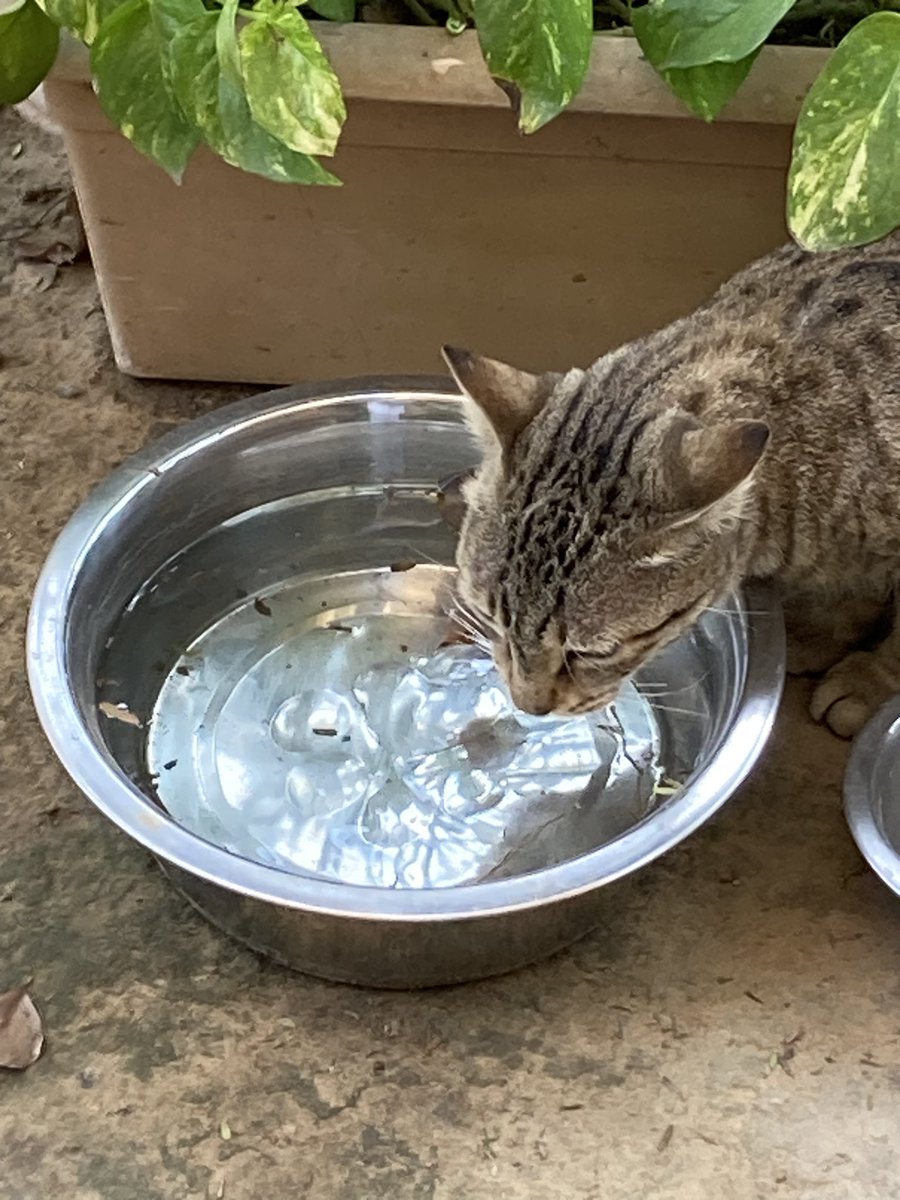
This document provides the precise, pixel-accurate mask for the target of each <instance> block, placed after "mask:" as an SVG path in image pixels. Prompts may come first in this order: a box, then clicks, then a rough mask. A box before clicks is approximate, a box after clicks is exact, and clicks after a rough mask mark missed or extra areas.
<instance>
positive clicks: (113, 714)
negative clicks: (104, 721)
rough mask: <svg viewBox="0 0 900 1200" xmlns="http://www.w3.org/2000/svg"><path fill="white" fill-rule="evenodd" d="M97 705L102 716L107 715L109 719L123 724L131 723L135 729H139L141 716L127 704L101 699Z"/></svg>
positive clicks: (141, 723) (141, 724)
mask: <svg viewBox="0 0 900 1200" xmlns="http://www.w3.org/2000/svg"><path fill="white" fill-rule="evenodd" d="M97 707H98V708H99V709H100V711H101V712H102V713H103V715H104V717H109V719H110V720H111V721H121V722H122V724H123V725H133V726H134V727H135V729H141V728H142V726H143V722H142V721H141V718H140V717H139V716H138V715H137V713H133V712H132V711H131V709H130V708H129V707H128V705H127V704H122V703H119V704H113V702H112V701H111V700H101V701H100V703H99V705H98V706H97Z"/></svg>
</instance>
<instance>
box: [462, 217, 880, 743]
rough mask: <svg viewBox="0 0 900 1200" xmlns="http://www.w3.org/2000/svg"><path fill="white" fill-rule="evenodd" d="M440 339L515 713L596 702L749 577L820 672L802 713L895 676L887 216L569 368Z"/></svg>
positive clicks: (495, 635)
mask: <svg viewBox="0 0 900 1200" xmlns="http://www.w3.org/2000/svg"><path fill="white" fill-rule="evenodd" d="M444 354H445V358H446V359H447V362H448V364H449V366H450V368H451V370H452V372H453V374H454V376H455V378H456V380H457V382H458V384H459V385H460V387H461V389H462V391H463V392H464V393H465V395H466V396H467V397H468V398H469V401H470V403H469V404H468V408H469V410H470V418H471V421H472V423H473V425H474V427H475V429H476V431H477V433H478V435H479V437H480V439H481V442H482V445H483V460H482V463H481V466H480V468H479V470H478V471H477V473H476V474H475V476H474V477H473V478H472V479H471V480H470V481H469V482H468V483H467V484H466V485H465V489H464V497H465V503H466V515H465V519H464V522H463V527H462V530H461V534H460V542H459V551H458V565H459V575H460V578H459V588H460V594H461V597H462V600H463V602H464V603H465V604H466V606H467V607H468V608H469V609H470V610H471V612H472V613H473V614H474V615H475V616H476V618H477V619H478V620H479V621H480V622H481V623H482V624H483V625H484V626H485V627H486V629H488V630H489V631H490V635H491V637H492V640H493V642H494V646H495V654H496V658H497V662H498V665H499V666H500V668H501V670H502V672H503V674H504V675H505V677H506V679H507V682H508V684H509V688H510V691H511V694H512V697H513V699H514V701H515V703H516V704H517V705H518V706H519V707H520V708H522V709H524V710H525V711H528V712H532V713H545V712H550V711H558V712H567V713H576V712H582V711H586V710H588V709H592V708H596V707H599V706H600V705H603V704H605V703H607V702H609V701H610V700H612V699H613V697H614V695H615V693H616V691H617V690H618V688H619V685H620V684H621V682H622V681H623V680H624V679H625V678H626V677H627V676H628V675H630V674H631V673H632V672H633V671H635V670H636V668H638V667H640V666H641V665H642V664H643V663H644V662H646V661H647V660H648V659H649V658H650V657H651V656H652V655H653V654H654V652H656V651H658V650H659V649H660V648H661V647H662V646H664V645H666V643H668V642H670V641H671V640H672V639H674V638H676V637H678V635H679V634H681V633H683V632H684V631H685V630H686V629H687V628H688V627H689V626H690V625H691V623H692V622H693V621H695V620H696V618H697V617H698V616H699V615H700V614H701V613H702V612H703V611H704V609H705V608H707V607H709V606H712V605H715V604H716V603H717V602H718V601H721V599H722V598H723V597H724V596H727V595H728V593H730V592H731V591H732V590H733V589H735V588H736V587H737V586H738V585H739V584H740V583H741V581H742V580H744V579H747V578H754V577H755V578H765V579H775V580H777V581H779V582H780V584H781V585H782V588H783V591H784V593H785V598H786V607H787V613H788V619H789V624H791V623H793V624H794V627H795V631H796V640H795V644H794V654H793V661H792V662H791V664H790V665H791V668H792V669H793V670H798V671H805V672H825V673H824V675H823V677H822V678H821V679H820V680H819V682H818V683H817V685H816V687H815V689H814V691H813V696H812V704H811V712H812V715H813V717H814V718H815V719H816V720H824V721H826V722H827V723H828V725H829V726H830V727H831V729H832V730H833V731H834V732H835V733H837V734H839V735H841V736H843V737H851V736H852V735H853V734H855V733H856V732H857V731H858V730H859V728H860V727H861V725H862V724H863V723H864V721H865V720H866V718H867V717H868V715H869V714H870V713H871V712H872V710H873V709H874V707H875V706H877V705H878V704H879V703H880V702H881V701H883V700H884V699H886V698H887V697H888V696H889V695H891V694H892V693H894V692H900V617H898V616H897V612H898V609H897V605H898V603H900V599H898V597H900V588H898V584H900V233H898V234H894V235H892V236H890V237H888V238H887V239H885V240H884V241H882V242H881V243H880V244H878V245H874V246H869V247H866V248H863V249H854V250H843V251H838V252H835V253H829V254H817V255H812V254H808V253H805V252H804V251H802V250H800V249H798V248H797V247H796V246H787V247H785V248H783V249H781V250H778V251H776V252H775V253H774V254H771V255H769V256H768V257H766V258H763V259H761V260H760V261H759V262H757V263H755V264H754V265H752V266H750V267H749V268H747V269H746V270H744V271H742V272H741V273H740V274H738V275H737V276H735V278H733V279H732V280H731V281H730V282H728V283H726V284H725V285H724V286H723V287H722V288H721V289H720V290H719V291H718V293H717V294H716V295H715V296H714V297H713V299H712V300H711V301H709V303H707V304H706V305H704V306H703V307H701V308H700V309H698V310H697V311H696V312H695V313H694V314H693V315H692V316H689V317H686V318H685V319H683V320H679V321H676V322H675V323H674V324H672V325H670V326H668V327H667V328H665V329H663V330H661V331H660V332H658V333H655V334H652V335H650V336H649V337H645V338H642V339H640V340H639V341H636V342H633V343H631V344H630V345H626V346H623V347H622V348H621V349H619V350H616V351H614V352H612V353H610V354H606V355H604V356H603V357H602V358H600V359H598V361H597V362H595V363H594V364H593V366H591V367H589V368H588V369H587V370H580V369H574V370H571V371H569V372H567V373H565V374H546V375H538V376H534V375H529V374H526V373H525V372H523V371H519V370H516V369H514V368H513V367H509V366H506V365H504V364H502V363H498V362H494V361H492V360H490V359H486V358H479V357H476V356H474V355H472V354H469V353H468V352H466V351H462V350H456V349H453V348H450V347H447V348H445V351H444ZM887 612H889V614H890V622H889V625H888V627H887V634H886V636H885V637H883V640H881V641H880V642H878V641H873V640H872V630H873V628H874V623H875V622H876V621H877V619H878V618H879V617H883V616H884V614H885V613H887ZM792 619H793V620H792ZM881 632H882V633H884V632H885V630H884V629H883V630H882V631H881ZM867 638H868V641H866V640H865V639H867Z"/></svg>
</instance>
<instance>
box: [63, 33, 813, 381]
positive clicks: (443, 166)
mask: <svg viewBox="0 0 900 1200" xmlns="http://www.w3.org/2000/svg"><path fill="white" fill-rule="evenodd" d="M322 40H323V43H324V45H325V47H326V49H327V52H328V54H329V56H330V57H331V59H332V62H333V63H334V65H335V68H336V69H337V72H338V74H339V75H340V77H341V79H342V81H343V83H344V87H345V91H346V95H347V98H348V108H349V118H348V121H347V125H346V128H345V132H344V137H343V141H342V143H341V148H340V151H339V153H338V155H337V158H336V159H335V162H334V168H335V171H336V173H337V174H338V175H339V176H341V177H342V178H343V179H344V181H345V183H344V187H343V188H340V189H337V188H304V187H300V186H294V185H283V184H274V183H269V182H267V181H266V180H263V179H261V178H258V177H256V176H253V175H247V174H244V173H242V172H240V171H236V170H234V169H232V168H230V167H227V166H225V165H224V164H223V163H222V162H220V161H218V160H217V159H215V158H214V157H213V156H212V155H211V154H209V153H206V152H205V151H200V152H198V153H197V155H196V157H195V158H194V160H193V161H192V163H191V165H190V167H189V168H188V171H187V175H186V178H185V182H184V184H183V185H182V186H181V187H177V186H176V185H175V184H173V183H172V182H171V180H170V179H169V178H168V177H167V176H166V175H165V174H164V173H163V171H162V170H160V169H159V168H158V167H156V166H155V165H154V164H153V163H151V162H149V161H148V160H147V159H145V158H143V157H142V156H141V155H140V154H138V153H137V151H135V150H134V149H133V147H132V146H131V145H130V144H129V143H128V142H127V141H126V140H125V138H124V137H122V136H121V135H120V134H119V133H117V132H115V131H114V130H113V129H112V128H111V127H110V125H109V124H108V123H107V122H106V120H105V118H104V116H103V114H102V112H101V110H100V107H99V104H98V103H97V100H96V99H95V97H94V95H93V92H92V91H91V88H90V84H89V81H88V76H87V71H86V67H85V65H84V61H83V59H81V58H79V57H77V56H74V57H73V56H71V55H66V56H63V58H62V60H61V62H60V63H59V64H58V67H57V69H56V71H55V72H54V75H53V76H52V77H51V79H49V80H48V81H47V82H46V83H45V85H44V96H43V101H44V102H45V103H46V106H47V109H48V110H49V112H50V114H51V115H52V117H53V119H54V120H55V121H56V122H57V123H58V124H59V125H60V126H61V127H62V129H63V132H64V136H65V141H66V147H67V150H68V154H69V158H70V160H71V164H72V169H73V172H74V176H75V183H76V186H77V190H78V196H79V200H80V203H81V207H82V212H83V215H84V220H85V224H86V227H87V233H88V238H89V240H90V246H91V251H92V253H93V258H94V263H95V264H96V268H97V274H98V278H99V281H100V290H101V295H102V299H103V305H104V308H105V310H106V316H107V319H108V321H109V328H110V332H111V335H112V340H113V345H114V347H115V353H116V360H117V362H118V364H119V366H120V367H121V369H122V370H123V371H125V372H127V373H129V374H132V375H139V376H157V377H166V378H179V379H208V380H240V381H243V382H254V383H288V382H291V381H294V380H297V379H304V378H314V377H329V376H342V375H354V374H364V373H382V372H410V371H424V372H433V371H435V370H436V369H438V368H439V367H440V360H439V356H438V348H439V346H440V345H441V343H443V342H454V343H457V344H462V345H466V346H470V347H472V348H477V349H478V350H480V351H482V352H483V353H487V354H491V355H494V356H497V357H500V358H507V359H509V360H511V361H514V362H516V363H518V364H520V365H522V366H525V367H532V368H535V369H538V368H540V369H546V368H550V367H568V366H570V365H572V364H575V363H579V364H586V363H588V362H589V361H591V360H592V359H594V358H595V357H596V356H597V355H598V354H600V353H601V352H602V351H604V350H606V349H608V348H610V347H612V346H615V345H616V344H619V343H621V342H623V341H625V340H627V339H629V338H632V337H635V336H637V335H639V334H642V333H645V332H647V331H649V330H651V329H653V328H654V327H657V326H659V325H661V324H663V323H664V322H667V321H669V320H671V319H672V318H673V317H676V316H678V315H680V314H683V313H685V312H687V311H688V310H690V309H691V308H692V307H693V306H694V305H695V304H697V303H698V302H699V301H700V300H702V299H703V298H704V297H706V296H707V295H708V294H709V293H710V292H711V291H712V289H713V288H714V286H715V285H716V284H717V283H719V282H720V281H721V280H722V279H724V278H725V277H727V276H728V275H729V274H731V273H732V272H733V271H734V270H735V269H736V268H737V267H739V266H741V265H742V264H744V263H745V262H747V261H748V260H749V259H752V258H753V257H755V256H756V255H758V254H761V253H763V252H764V251H766V250H768V249H770V248H771V247H773V246H775V245H777V244H778V243H780V242H781V241H783V240H784V238H785V236H786V234H785V228H784V219H783V209H784V187H785V170H786V167H787V163H788V156H789V150H790V140H791V126H792V125H793V122H794V120H795V118H796V116H797V113H798V111H799V107H800V103H801V100H802V98H803V95H804V93H805V91H806V89H807V88H808V86H809V84H810V83H811V82H812V80H813V79H814V78H815V76H816V75H817V74H818V72H819V70H820V69H821V66H822V62H823V60H824V57H825V53H826V52H824V51H816V50H807V49H798V48H790V47H786V48H781V47H769V48H766V49H765V50H764V52H763V53H762V55H761V56H760V58H759V60H758V61H757V63H756V66H755V67H754V70H753V72H752V74H751V76H750V79H749V81H748V83H747V85H745V87H744V88H743V89H742V91H741V93H740V94H739V96H738V97H737V98H736V100H735V101H734V103H733V104H732V105H731V106H730V108H729V109H728V110H727V112H726V114H725V115H724V117H723V118H722V119H720V121H718V122H717V123H715V124H714V125H705V124H703V123H702V122H700V121H697V120H693V119H691V118H688V117H686V116H685V113H684V110H683V109H682V108H681V106H680V105H679V104H678V102H677V101H676V100H675V98H674V97H673V96H672V95H671V94H670V93H669V92H668V90H667V89H666V88H665V87H664V86H663V84H662V83H661V82H660V81H659V80H658V79H657V77H656V75H655V74H654V72H653V71H652V70H651V68H650V67H649V66H648V65H647V64H646V63H645V62H644V61H643V60H642V59H641V57H640V52H639V49H638V46H637V44H636V43H635V42H634V41H633V40H632V39H624V38H621V39H620V38H597V39H595V51H594V57H593V62H592V65H591V70H590V74H589V78H588V81H587V84H586V86H585V88H584V91H583V92H582V94H581V95H580V96H579V98H578V100H577V102H576V104H575V106H574V110H573V111H572V112H569V113H567V114H566V115H564V116H563V117H561V118H560V119H559V120H557V121H556V122H554V123H553V124H551V125H550V126H548V127H547V128H545V129H544V130H542V131H541V132H540V133H538V134H535V135H533V136H531V137H527V138H525V137H521V136H519V135H518V134H517V133H516V131H515V125H514V120H513V117H512V114H511V113H510V111H509V109H508V107H507V104H506V101H505V99H504V97H503V96H502V94H501V92H500V91H499V89H498V88H497V87H496V86H495V85H494V84H493V83H492V82H491V80H490V78H489V76H488V74H487V71H486V69H485V67H484V64H483V62H482V60H481V57H480V54H479V51H478V46H477V42H476V40H475V35H474V34H471V33H467V34H464V35H463V36H462V37H459V38H454V39H451V38H450V37H448V36H447V35H446V34H445V33H444V32H443V31H439V30H430V29H418V28H406V27H398V26H377V25H353V26H328V27H325V29H324V30H323V39H322Z"/></svg>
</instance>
